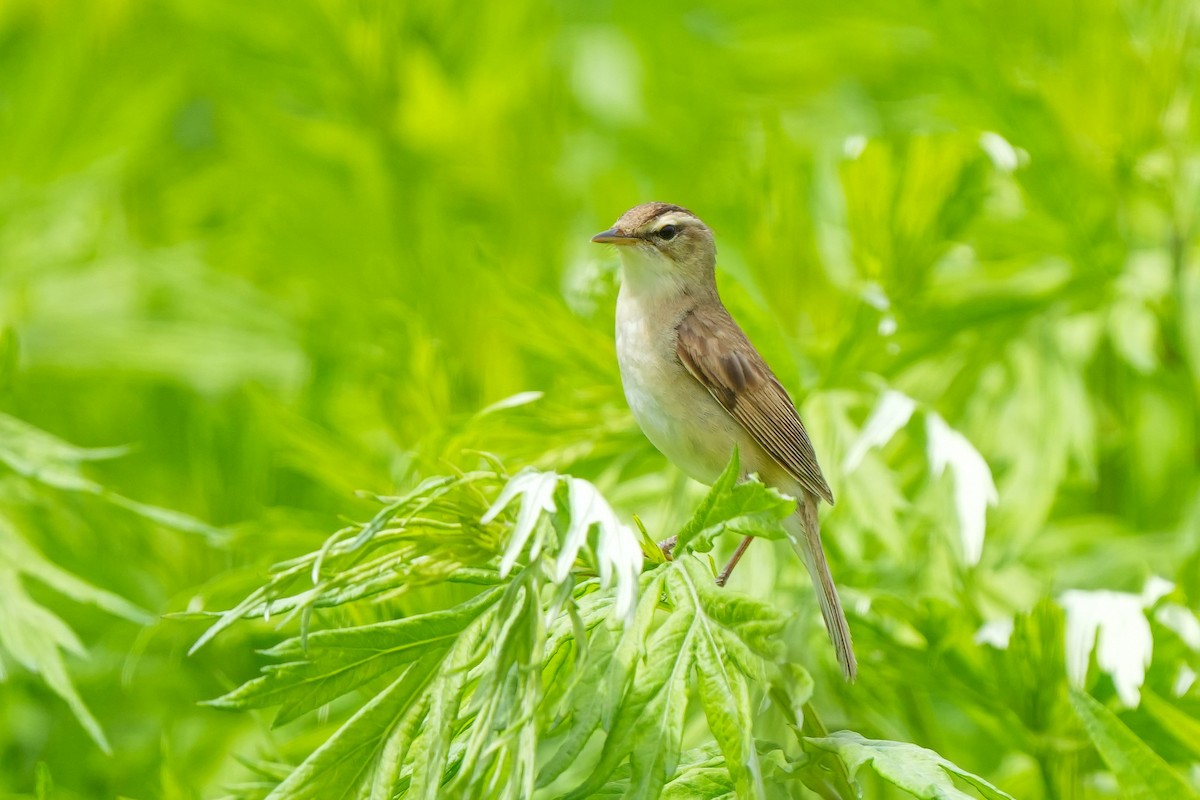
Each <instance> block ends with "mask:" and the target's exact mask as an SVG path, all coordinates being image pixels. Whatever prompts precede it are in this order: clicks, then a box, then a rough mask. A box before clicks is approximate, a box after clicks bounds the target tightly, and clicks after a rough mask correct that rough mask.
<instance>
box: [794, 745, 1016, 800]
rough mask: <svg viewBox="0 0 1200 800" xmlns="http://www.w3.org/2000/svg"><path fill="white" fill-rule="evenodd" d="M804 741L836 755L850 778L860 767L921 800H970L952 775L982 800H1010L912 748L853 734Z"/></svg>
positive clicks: (923, 750) (943, 761)
mask: <svg viewBox="0 0 1200 800" xmlns="http://www.w3.org/2000/svg"><path fill="white" fill-rule="evenodd" d="M804 741H805V742H806V743H807V744H809V745H811V746H813V747H816V748H818V749H820V750H825V751H827V752H830V753H834V754H836V755H837V756H838V758H840V759H841V760H842V762H843V763H845V765H846V767H847V768H848V769H849V770H850V776H851V778H853V777H854V775H855V774H856V773H857V772H858V770H859V769H860V768H861V767H863V766H869V767H871V769H873V770H874V771H875V773H876V774H877V775H879V777H881V778H883V779H884V780H885V781H887V782H888V783H891V784H892V785H894V786H896V787H898V788H900V789H903V790H904V791H906V792H908V793H909V794H911V795H912V796H913V797H919V798H922V799H923V800H973V799H972V797H971V795H969V794H967V793H966V792H964V791H962V790H961V789H959V788H958V787H956V786H955V785H954V781H953V780H952V779H951V776H952V775H953V776H956V777H958V778H961V779H962V780H964V781H966V782H967V783H969V784H970V785H971V786H973V787H974V788H975V789H977V790H978V791H979V793H980V794H981V795H982V796H983V797H984V798H986V800H1014V798H1013V797H1012V795H1010V794H1008V793H1007V792H1004V791H1003V790H1001V789H998V788H996V787H995V786H993V785H992V784H991V783H989V782H988V781H986V780H984V779H983V778H981V777H979V776H978V775H974V774H972V773H970V772H967V771H966V770H964V769H962V768H961V767H959V766H957V765H956V764H954V763H953V762H951V761H948V760H947V759H945V758H943V757H942V756H940V755H938V754H937V753H935V752H934V751H933V750H929V749H927V748H924V747H919V746H917V745H915V744H909V743H907V742H891V741H886V740H880V739H866V738H864V737H863V736H861V735H860V734H857V733H855V732H853V731H838V732H837V733H834V734H831V735H829V736H823V737H806V738H805V739H804Z"/></svg>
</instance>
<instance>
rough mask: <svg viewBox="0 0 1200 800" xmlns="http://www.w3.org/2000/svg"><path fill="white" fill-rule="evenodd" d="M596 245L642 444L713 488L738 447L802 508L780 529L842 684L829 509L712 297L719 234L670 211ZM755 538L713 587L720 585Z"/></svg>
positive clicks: (801, 437)
mask: <svg viewBox="0 0 1200 800" xmlns="http://www.w3.org/2000/svg"><path fill="white" fill-rule="evenodd" d="M592 241H593V242H597V243H601V244H612V245H617V249H618V252H619V253H620V256H621V289H620V292H619V294H618V296H617V331H616V334H617V361H618V362H619V365H620V369H621V381H622V383H623V385H624V389H625V398H626V400H627V401H628V402H629V407H630V409H631V410H632V411H633V416H634V418H635V419H636V420H637V421H638V424H639V425H640V426H641V428H642V431H643V432H644V433H645V434H646V437H647V438H648V439H649V440H650V441H651V443H653V444H654V446H655V447H657V448H658V449H659V450H660V451H661V452H662V453H663V455H665V456H666V457H667V458H669V459H670V460H671V461H672V462H674V464H675V465H676V466H678V467H679V468H680V469H681V470H683V471H684V472H685V473H686V474H687V475H689V476H691V477H692V478H694V479H696V480H697V481H700V482H701V483H705V484H709V485H711V484H712V483H713V481H715V480H716V479H717V477H718V476H719V475H720V474H721V472H722V470H723V469H724V468H725V466H726V465H727V464H728V462H729V459H730V457H731V455H732V453H733V449H734V447H736V448H737V450H738V452H739V454H740V456H741V468H742V473H743V477H745V476H747V475H750V474H752V473H756V474H757V475H758V477H759V479H760V480H762V481H763V482H764V483H765V484H767V485H769V486H773V487H775V488H776V489H779V490H780V491H782V492H785V493H787V494H789V495H791V496H793V497H795V498H796V500H797V506H796V512H795V513H794V514H793V515H791V516H790V517H788V518H787V519H786V520H785V521H784V530H785V531H786V533H787V536H788V539H789V541H790V542H791V543H792V546H793V547H794V548H795V550H796V552H797V553H798V554H799V555H800V557H801V559H803V561H804V565H805V567H807V568H808V572H809V575H811V576H812V581H813V584H814V586H815V587H816V590H817V599H818V600H819V602H820V607H821V615H822V617H823V618H824V620H825V627H826V629H827V630H828V632H829V638H830V640H831V641H832V642H833V646H834V649H835V650H836V652H837V659H838V663H839V664H840V665H841V668H842V673H843V674H844V675H845V677H846V679H847V680H854V677H855V674H856V672H857V663H856V661H855V658H854V649H853V645H852V643H851V640H850V627H849V625H848V624H847V622H846V615H845V613H844V612H843V611H842V604H841V601H840V600H839V598H838V593H837V588H836V587H835V586H834V583H833V576H832V575H831V574H830V572H829V564H828V563H827V562H826V560H825V551H824V549H823V548H822V546H821V528H820V521H819V519H818V516H817V504H818V503H819V502H820V501H821V500H824V501H825V502H827V503H830V504H832V503H833V492H832V491H831V490H830V488H829V484H828V483H827V482H826V481H825V477H824V475H822V474H821V467H820V465H819V464H818V463H817V456H816V453H815V452H814V450H813V446H812V442H811V441H810V440H809V438H808V433H807V431H805V429H804V423H803V422H801V421H800V415H799V414H798V413H797V411H796V407H795V405H794V404H793V403H792V399H791V397H790V396H789V395H788V393H787V391H786V390H785V389H784V388H783V385H782V384H781V383H780V382H779V380H778V379H777V378H776V377H775V374H774V373H773V372H771V368H770V367H769V366H767V363H766V361H764V360H763V357H762V356H761V355H759V352H758V351H757V350H756V349H755V348H754V345H752V344H751V343H750V340H749V339H748V338H747V337H746V334H745V333H744V332H743V331H742V329H741V328H740V327H739V326H738V324H737V323H736V322H735V321H734V320H733V317H731V316H730V315H729V311H727V310H726V308H725V306H724V304H722V303H721V298H720V296H719V295H718V294H717V283H716V260H717V248H716V243H715V241H714V239H713V234H712V231H711V230H709V228H708V226H707V225H705V224H704V223H703V222H701V221H700V218H699V217H697V216H696V215H695V214H693V213H692V212H690V211H688V210H687V209H686V208H683V207H681V206H677V205H672V204H670V203H643V204H642V205H639V206H635V207H634V208H631V209H629V210H628V211H626V212H625V213H624V214H623V215H621V218H620V219H618V220H617V221H616V224H614V225H613V226H612V227H611V228H609V229H608V230H606V231H603V232H601V233H598V234H596V235H595V236H593V237H592ZM753 538H754V537H751V536H747V537H746V538H744V539H743V540H742V541H741V542H740V543H739V544H738V547H737V549H736V550H735V551H734V554H733V557H732V558H731V559H730V561H729V563H728V565H726V567H725V568H724V569H723V570H722V571H721V573H720V575H718V577H717V582H718V583H719V584H722V585H724V583H725V582H726V581H727V580H728V579H729V575H730V573H732V572H733V569H734V567H735V566H737V563H738V560H739V559H740V558H741V557H742V554H743V553H745V551H746V548H747V547H748V546H749V545H750V542H751V541H752V540H753Z"/></svg>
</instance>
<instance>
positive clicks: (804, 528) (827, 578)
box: [784, 492, 858, 681]
mask: <svg viewBox="0 0 1200 800" xmlns="http://www.w3.org/2000/svg"><path fill="white" fill-rule="evenodd" d="M803 495H804V496H803V497H802V498H801V499H800V502H799V507H798V508H797V509H796V513H795V514H793V515H792V516H791V517H788V519H787V520H786V521H785V522H784V527H785V528H786V530H787V533H788V539H789V540H790V541H791V543H792V547H793V548H795V550H796V552H797V553H798V554H799V555H800V558H801V559H803V561H804V566H805V567H807V568H808V574H809V575H810V576H811V577H812V582H813V586H814V587H815V588H816V590H817V600H818V602H819V603H820V605H821V616H822V617H823V618H824V620H825V629H826V630H827V631H828V632H829V639H830V641H832V642H833V649H834V650H835V651H836V653H837V660H838V664H840V665H841V667H842V674H843V675H844V676H845V678H846V680H848V681H853V680H854V678H855V676H856V675H857V674H858V662H857V660H855V658H854V645H853V643H852V642H851V641H850V626H849V624H847V622H846V614H845V613H844V612H843V611H842V602H841V600H840V599H838V593H837V587H836V586H834V585H833V576H832V575H830V574H829V564H828V563H826V561H825V550H824V549H823V548H822V547H821V524H820V521H819V520H818V519H817V499H816V498H815V497H813V496H812V495H811V494H809V493H808V492H804V493H803Z"/></svg>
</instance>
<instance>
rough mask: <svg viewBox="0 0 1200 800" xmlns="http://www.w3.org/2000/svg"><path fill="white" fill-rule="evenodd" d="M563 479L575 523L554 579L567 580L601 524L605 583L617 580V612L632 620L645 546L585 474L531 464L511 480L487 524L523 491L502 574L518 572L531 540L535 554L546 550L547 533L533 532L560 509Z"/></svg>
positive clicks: (599, 553)
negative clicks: (559, 491) (515, 568)
mask: <svg viewBox="0 0 1200 800" xmlns="http://www.w3.org/2000/svg"><path fill="white" fill-rule="evenodd" d="M560 481H562V482H565V483H566V486H567V502H568V505H569V509H568V510H569V512H570V524H569V525H568V526H567V532H566V534H565V535H564V537H563V540H562V542H561V543H559V545H558V557H557V558H556V559H555V563H554V574H553V575H552V576H551V578H552V579H553V580H554V581H555V582H556V583H560V584H561V583H562V582H563V581H564V580H566V579H567V576H569V575H570V574H571V566H572V565H573V564H574V563H575V560H576V559H577V558H578V557H579V551H580V550H582V549H583V548H584V546H586V545H587V541H588V532H589V531H591V530H592V529H593V528H595V529H596V531H597V536H598V545H597V547H596V561H597V568H598V570H599V572H600V585H601V586H603V587H605V588H607V587H609V586H612V585H613V584H614V580H615V584H616V590H617V591H616V602H615V604H614V608H613V612H614V614H615V615H616V616H618V617H621V618H623V619H625V620H629V619H630V618H631V617H632V615H633V612H634V609H635V607H636V606H637V588H638V574H639V573H640V572H641V571H642V561H643V557H642V548H641V545H640V544H639V543H638V537H637V536H636V535H635V534H634V532H633V529H632V528H630V527H629V526H627V525H624V524H623V523H622V522H621V521H620V519H618V517H617V514H616V512H615V511H613V509H612V506H610V505H609V504H608V501H607V500H605V499H604V496H603V495H602V494H600V491H599V490H598V489H597V488H596V487H595V486H594V485H593V484H591V483H590V482H588V481H585V480H583V479H582V478H573V477H570V476H567V475H559V474H557V473H555V472H540V471H538V470H534V469H526V470H522V471H521V472H520V473H518V474H517V475H516V476H515V477H513V479H512V480H510V481H509V482H508V484H507V485H506V486H505V487H504V489H503V490H502V491H501V492H500V496H499V497H497V498H496V502H494V503H493V504H492V506H491V508H489V509H488V511H487V513H486V514H484V516H483V520H482V521H483V523H484V524H485V525H486V524H488V523H490V522H492V521H493V520H495V519H496V517H497V515H499V513H500V512H501V511H503V510H504V509H505V508H506V507H507V506H508V505H509V504H510V503H512V501H513V499H514V498H516V497H517V496H518V495H519V496H521V507H520V509H519V510H518V511H517V521H516V523H515V524H514V525H513V530H512V535H511V538H510V539H509V542H508V546H507V547H506V548H505V549H504V556H503V557H502V558H501V560H500V575H501V577H505V576H507V575H508V574H509V572H511V571H512V568H513V566H515V565H516V562H517V559H518V558H519V557H520V555H521V553H522V551H524V549H525V546H526V545H527V544H528V545H529V550H530V558H536V557H537V555H538V554H539V553H540V552H541V549H542V547H543V544H544V542H543V541H542V538H541V537H533V533H534V530H535V529H536V527H537V523H538V520H539V519H540V517H541V515H542V514H543V513H546V514H551V513H554V511H556V510H557V505H556V503H555V501H554V494H555V492H556V490H557V489H558V485H559V482H560ZM531 537H532V538H533V542H532V544H531V543H530V539H531Z"/></svg>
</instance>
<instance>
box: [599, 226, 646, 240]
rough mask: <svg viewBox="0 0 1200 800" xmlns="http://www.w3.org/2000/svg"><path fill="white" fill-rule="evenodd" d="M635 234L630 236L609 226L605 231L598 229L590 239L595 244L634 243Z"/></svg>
mask: <svg viewBox="0 0 1200 800" xmlns="http://www.w3.org/2000/svg"><path fill="white" fill-rule="evenodd" d="M637 240H638V239H637V237H636V236H630V235H629V234H628V233H621V231H619V230H617V229H616V228H609V229H608V230H606V231H600V232H599V233H597V234H596V235H595V236H593V237H592V241H593V242H595V243H596V244H636V243H637Z"/></svg>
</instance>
